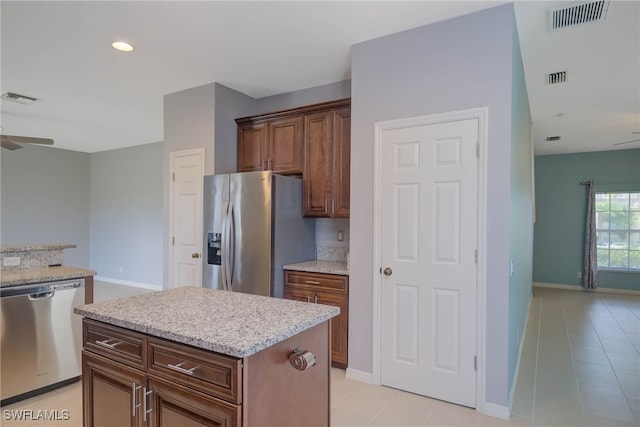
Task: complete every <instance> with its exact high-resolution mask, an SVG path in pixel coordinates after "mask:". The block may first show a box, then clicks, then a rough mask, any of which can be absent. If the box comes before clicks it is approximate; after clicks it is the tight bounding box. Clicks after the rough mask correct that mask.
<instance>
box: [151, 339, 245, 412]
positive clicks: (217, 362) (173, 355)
mask: <svg viewBox="0 0 640 427" xmlns="http://www.w3.org/2000/svg"><path fill="white" fill-rule="evenodd" d="M241 366H242V360H241V359H237V358H235V357H229V356H224V355H220V354H214V353H211V352H209V351H206V350H202V349H198V348H194V347H191V346H188V345H184V344H178V343H174V342H170V341H166V340H163V339H159V338H149V369H148V372H149V373H153V374H156V375H159V376H162V377H164V378H168V379H171V380H173V381H175V382H176V383H178V384H182V385H185V386H188V387H192V388H194V389H196V390H199V391H201V392H203V393H207V394H209V395H211V396H215V397H219V398H220V399H224V400H226V401H229V402H232V403H236V404H240V403H242V368H241Z"/></svg>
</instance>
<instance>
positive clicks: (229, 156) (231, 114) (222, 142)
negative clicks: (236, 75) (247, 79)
mask: <svg viewBox="0 0 640 427" xmlns="http://www.w3.org/2000/svg"><path fill="white" fill-rule="evenodd" d="M255 111H256V100H255V99H254V98H251V97H250V96H247V95H245V94H243V93H241V92H238V91H236V90H233V89H230V88H228V87H226V86H223V85H221V84H219V83H215V116H216V120H215V154H214V162H215V165H214V168H213V169H214V171H215V173H232V172H237V170H238V146H237V145H238V127H237V126H236V122H235V119H236V118H238V117H246V116H251V115H253V114H255Z"/></svg>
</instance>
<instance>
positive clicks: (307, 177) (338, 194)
mask: <svg viewBox="0 0 640 427" xmlns="http://www.w3.org/2000/svg"><path fill="white" fill-rule="evenodd" d="M302 146H303V149H304V159H305V161H304V170H303V172H302V179H303V186H304V195H303V203H304V205H303V212H304V216H311V217H324V218H328V217H330V218H348V217H349V198H350V196H351V193H350V190H349V188H350V174H351V106H350V104H349V103H346V105H344V104H343V105H339V106H335V107H334V108H330V109H327V110H325V111H319V112H316V113H313V114H307V115H305V121H304V142H303V144H302Z"/></svg>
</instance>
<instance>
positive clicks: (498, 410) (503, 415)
mask: <svg viewBox="0 0 640 427" xmlns="http://www.w3.org/2000/svg"><path fill="white" fill-rule="evenodd" d="M476 411H478V412H480V413H481V414H484V415H489V416H490V417H495V418H500V419H502V420H509V417H510V411H509V407H508V406H502V405H497V404H495V403H489V402H484V403H483V404H482V405H478V407H477V408H476Z"/></svg>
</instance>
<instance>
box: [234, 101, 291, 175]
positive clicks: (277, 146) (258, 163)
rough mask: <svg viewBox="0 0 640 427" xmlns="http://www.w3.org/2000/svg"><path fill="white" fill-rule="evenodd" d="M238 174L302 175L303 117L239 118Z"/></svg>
mask: <svg viewBox="0 0 640 427" xmlns="http://www.w3.org/2000/svg"><path fill="white" fill-rule="evenodd" d="M236 122H237V124H238V172H250V171H260V170H272V171H273V172H276V173H281V174H298V173H302V115H300V114H298V115H293V116H287V117H276V118H272V119H265V118H245V119H237V120H236Z"/></svg>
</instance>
